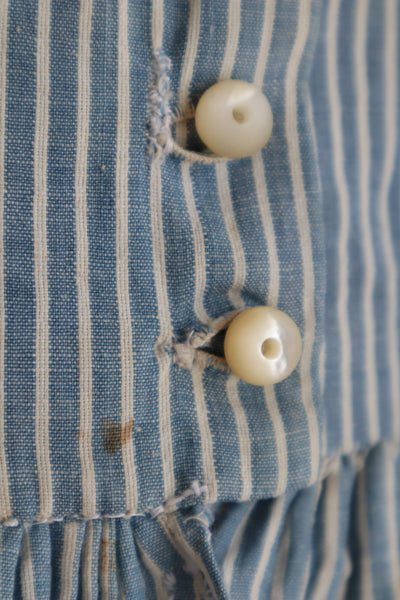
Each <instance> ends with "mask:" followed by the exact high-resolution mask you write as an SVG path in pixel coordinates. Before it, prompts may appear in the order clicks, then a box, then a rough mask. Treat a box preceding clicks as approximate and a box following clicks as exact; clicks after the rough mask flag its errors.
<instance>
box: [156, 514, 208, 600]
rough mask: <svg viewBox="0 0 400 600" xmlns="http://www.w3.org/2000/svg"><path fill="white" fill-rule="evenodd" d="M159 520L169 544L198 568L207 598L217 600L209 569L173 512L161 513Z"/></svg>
mask: <svg viewBox="0 0 400 600" xmlns="http://www.w3.org/2000/svg"><path fill="white" fill-rule="evenodd" d="M159 522H160V523H161V525H162V526H163V528H164V530H165V533H166V534H167V536H168V539H169V540H170V542H171V544H172V545H173V546H174V548H176V550H177V551H178V552H179V554H180V555H181V557H182V558H183V559H184V560H187V561H188V563H189V564H190V565H192V566H193V570H194V571H195V570H197V569H198V570H199V571H200V572H201V573H202V575H203V578H204V580H205V581H206V582H207V586H208V588H209V596H207V598H208V597H210V600H218V595H217V591H216V589H215V585H214V582H213V580H212V578H211V576H210V573H209V569H207V567H206V565H205V564H204V562H203V560H202V558H201V556H200V555H199V554H198V553H197V552H196V551H195V549H194V548H193V547H192V546H191V544H190V543H189V542H188V541H187V539H186V538H185V536H184V534H183V533H182V530H181V528H180V525H179V523H178V520H177V518H176V516H175V515H174V514H173V513H169V514H168V513H167V514H163V515H161V516H160V518H159Z"/></svg>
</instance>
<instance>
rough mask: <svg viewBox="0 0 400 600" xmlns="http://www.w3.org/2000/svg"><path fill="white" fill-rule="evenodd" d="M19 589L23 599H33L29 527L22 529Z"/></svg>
mask: <svg viewBox="0 0 400 600" xmlns="http://www.w3.org/2000/svg"><path fill="white" fill-rule="evenodd" d="M21 590H22V598H23V600H35V578H34V574H33V564H32V553H31V541H30V533H29V529H28V528H26V529H25V530H24V535H23V540H22V552H21Z"/></svg>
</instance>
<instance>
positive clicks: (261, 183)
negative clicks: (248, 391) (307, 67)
mask: <svg viewBox="0 0 400 600" xmlns="http://www.w3.org/2000/svg"><path fill="white" fill-rule="evenodd" d="M275 8H276V0H266V2H265V7H264V22H263V31H262V36H261V41H260V47H259V51H258V58H257V66H256V70H255V75H254V84H255V85H256V86H258V87H259V88H262V86H263V81H264V76H265V69H266V66H267V62H268V56H269V50H270V45H271V39H272V32H273V28H274V20H275ZM251 160H252V167H253V177H254V183H255V188H256V194H257V202H258V209H259V211H260V217H261V224H262V227H263V230H264V237H265V241H266V243H267V248H268V264H269V289H268V297H267V298H266V304H267V305H268V306H277V304H278V297H279V257H278V250H277V246H276V237H275V230H274V225H273V220H272V214H271V209H270V204H269V196H268V190H267V182H266V179H265V171H264V164H263V156H262V153H261V152H257V154H255V155H254V156H253V157H252V159H251ZM264 396H265V402H266V406H267V409H268V411H269V415H270V418H271V421H272V426H273V428H274V436H275V443H276V454H277V459H278V477H277V483H276V488H275V496H280V495H281V494H283V492H284V491H285V489H286V483H287V441H286V432H285V428H284V425H283V419H282V415H281V413H280V411H279V407H278V403H277V401H276V396H275V390H274V387H273V386H268V387H266V388H264Z"/></svg>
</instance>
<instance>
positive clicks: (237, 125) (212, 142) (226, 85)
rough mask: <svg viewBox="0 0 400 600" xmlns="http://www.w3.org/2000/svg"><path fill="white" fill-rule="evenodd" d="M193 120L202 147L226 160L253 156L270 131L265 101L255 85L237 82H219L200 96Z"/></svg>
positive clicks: (270, 116) (236, 80)
mask: <svg viewBox="0 0 400 600" xmlns="http://www.w3.org/2000/svg"><path fill="white" fill-rule="evenodd" d="M195 120H196V129H197V133H198V134H199V136H200V137H201V139H202V140H203V142H204V143H205V145H206V146H207V147H208V148H209V149H210V150H211V151H212V152H214V153H215V154H218V155H219V156H225V157H226V158H243V157H244V156H251V155H252V154H255V153H256V152H258V151H259V150H261V148H262V147H263V146H265V144H266V143H267V141H268V139H269V136H270V135H271V131H272V111H271V107H270V105H269V102H268V100H267V99H266V97H265V96H264V94H263V93H262V92H260V90H259V89H258V88H257V87H256V86H255V85H253V84H252V83H248V82H247V81H241V80H240V79H227V80H225V81H220V82H219V83H216V84H215V85H213V86H211V87H210V88H209V89H208V90H207V91H206V92H204V94H203V95H202V97H201V98H200V101H199V103H198V105H197V108H196V115H195Z"/></svg>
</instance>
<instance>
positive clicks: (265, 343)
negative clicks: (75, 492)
mask: <svg viewBox="0 0 400 600" xmlns="http://www.w3.org/2000/svg"><path fill="white" fill-rule="evenodd" d="M224 351H225V359H226V362H227V363H228V365H229V366H230V368H231V369H232V371H233V372H234V373H235V374H236V375H237V376H238V377H240V378H241V379H243V381H247V383H252V384H253V385H269V384H272V383H278V381H282V379H286V377H288V376H289V375H290V373H291V372H292V371H293V369H294V368H295V366H296V365H297V363H298V362H299V359H300V355H301V337H300V332H299V329H298V327H297V325H296V323H295V322H294V321H292V319H291V318H290V317H289V316H288V315H287V314H286V313H284V312H282V311H281V310H278V309H276V308H271V307H269V306H256V307H255V308H248V309H247V310H245V311H243V312H241V313H239V314H238V315H237V316H236V317H235V318H234V319H233V321H231V323H230V324H229V327H228V329H227V332H226V336H225V342H224Z"/></svg>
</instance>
